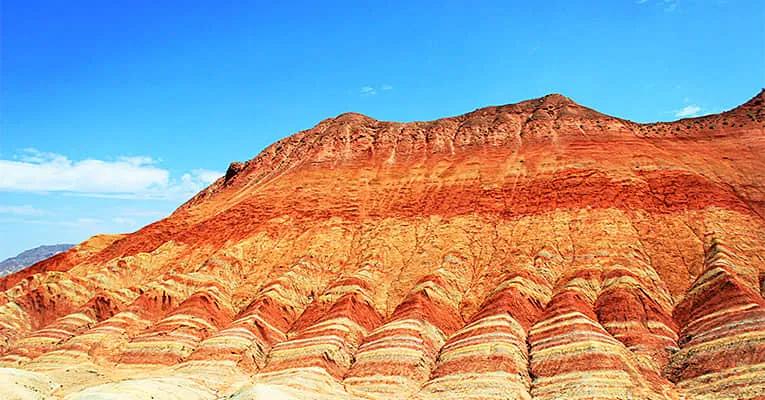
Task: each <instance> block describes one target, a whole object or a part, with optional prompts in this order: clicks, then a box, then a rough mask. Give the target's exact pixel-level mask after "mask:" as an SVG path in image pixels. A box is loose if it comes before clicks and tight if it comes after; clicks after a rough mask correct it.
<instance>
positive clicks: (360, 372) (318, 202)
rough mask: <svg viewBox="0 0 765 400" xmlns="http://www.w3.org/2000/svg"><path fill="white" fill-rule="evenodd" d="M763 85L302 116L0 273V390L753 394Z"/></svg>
mask: <svg viewBox="0 0 765 400" xmlns="http://www.w3.org/2000/svg"><path fill="white" fill-rule="evenodd" d="M763 100H765V91H763V92H760V93H759V94H757V96H755V97H754V98H752V99H751V100H750V101H748V102H746V103H745V104H743V105H741V106H739V107H737V108H735V109H733V110H730V111H727V112H724V113H721V114H716V115H709V116H704V117H699V118H688V119H682V120H679V121H674V122H660V123H651V124H639V123H634V122H631V121H627V120H624V119H620V118H615V117H611V116H608V115H604V114H601V113H599V112H597V111H595V110H592V109H589V108H587V107H584V106H581V105H579V104H577V103H576V102H574V101H573V100H571V99H569V98H567V97H564V96H562V95H549V96H545V97H543V98H539V99H534V100H529V101H525V102H521V103H517V104H509V105H504V106H497V107H487V108H482V109H479V110H476V111H474V112H471V113H468V114H465V115H460V116H456V117H451V118H444V119H439V120H436V121H429V122H410V123H397V122H385V121H378V120H375V119H372V118H370V117H367V116H364V115H361V114H355V113H347V114H342V115H339V116H338V117H336V118H330V119H327V120H324V121H322V122H320V123H319V124H318V125H316V126H315V127H313V128H311V129H308V130H306V131H302V132H299V133H297V134H295V135H292V136H290V137H287V138H285V139H283V140H280V141H278V142H276V143H274V144H273V145H271V146H269V147H268V148H266V149H265V150H264V151H263V152H261V153H260V154H259V155H258V156H257V157H255V158H254V159H252V160H250V161H247V162H243V163H240V162H235V163H232V164H231V166H230V167H229V169H228V171H227V173H226V175H225V176H224V177H222V178H221V179H219V180H218V181H216V182H215V183H213V184H212V185H211V186H210V187H208V188H206V189H205V190H203V191H202V192H200V193H199V194H197V195H196V196H195V197H194V198H192V199H190V200H189V201H188V202H187V203H186V204H184V205H183V206H181V207H180V208H178V209H177V210H176V211H175V212H174V213H173V214H172V215H170V216H169V217H168V218H166V219H163V220H160V221H157V222H155V223H153V224H151V225H148V226H146V227H144V228H142V229H140V230H139V231H137V232H135V233H133V234H130V235H126V236H121V237H109V238H95V239H92V240H91V241H89V242H85V243H84V244H82V245H80V246H78V247H75V248H73V249H72V250H69V251H68V252H65V253H62V254H60V255H59V256H56V257H53V258H51V259H48V260H44V261H41V262H39V263H37V264H35V265H33V266H32V267H30V268H28V269H25V270H23V271H20V272H17V273H15V274H12V275H9V276H7V277H4V278H1V279H0V289H2V290H3V292H0V297H2V298H1V299H0V300H1V302H0V304H4V305H3V306H1V307H0V336H2V338H3V339H4V340H2V341H0V364H2V367H4V368H3V369H0V387H3V388H4V391H6V392H7V393H13V394H16V395H18V396H19V397H20V398H49V397H52V398H63V399H67V400H77V399H80V400H83V399H91V398H136V399H137V398H141V399H144V398H146V399H148V398H158V399H159V398H168V396H169V395H170V394H172V395H173V396H175V397H174V398H184V399H216V398H230V399H261V398H268V399H272V398H275V399H329V398H332V399H334V398H342V399H349V398H363V399H420V400H423V399H450V398H451V399H507V398H519V399H529V398H533V399H557V398H571V399H589V398H622V399H623V398H632V399H683V398H686V399H692V398H698V399H717V398H758V397H759V398H762V397H761V396H762V393H765V300H764V299H763V292H764V291H765V107H764V106H763Z"/></svg>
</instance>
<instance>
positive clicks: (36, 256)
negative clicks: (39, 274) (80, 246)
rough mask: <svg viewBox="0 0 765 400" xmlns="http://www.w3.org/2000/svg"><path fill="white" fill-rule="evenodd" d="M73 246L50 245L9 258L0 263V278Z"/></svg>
mask: <svg viewBox="0 0 765 400" xmlns="http://www.w3.org/2000/svg"><path fill="white" fill-rule="evenodd" d="M73 246H74V245H73V244H69V243H65V244H52V245H48V246H40V247H35V248H34V249H31V250H26V251H24V252H22V253H21V254H19V255H17V256H16V257H11V258H9V259H7V260H5V261H3V262H0V276H6V275H10V274H12V273H14V272H16V271H21V270H22V269H24V268H26V267H28V266H30V265H32V264H34V263H36V262H38V261H42V260H44V259H46V258H48V257H52V256H55V255H56V254H58V253H61V252H64V251H67V250H69V249H71V248H72V247H73Z"/></svg>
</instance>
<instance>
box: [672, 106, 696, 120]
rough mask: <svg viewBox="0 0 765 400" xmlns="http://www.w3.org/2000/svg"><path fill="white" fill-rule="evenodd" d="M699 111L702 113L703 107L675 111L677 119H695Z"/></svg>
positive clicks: (689, 107) (688, 107) (686, 107)
mask: <svg viewBox="0 0 765 400" xmlns="http://www.w3.org/2000/svg"><path fill="white" fill-rule="evenodd" d="M699 111H701V107H699V106H695V105H691V106H685V107H683V108H682V109H681V110H675V117H678V118H685V117H695V116H696V115H697V114H698V113H699Z"/></svg>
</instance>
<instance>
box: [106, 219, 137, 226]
mask: <svg viewBox="0 0 765 400" xmlns="http://www.w3.org/2000/svg"><path fill="white" fill-rule="evenodd" d="M112 222H114V223H115V224H120V225H130V226H135V225H137V224H138V223H137V222H135V220H134V219H132V218H124V217H114V218H112Z"/></svg>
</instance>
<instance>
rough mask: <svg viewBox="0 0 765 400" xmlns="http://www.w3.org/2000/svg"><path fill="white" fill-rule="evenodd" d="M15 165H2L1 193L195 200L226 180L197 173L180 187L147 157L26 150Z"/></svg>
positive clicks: (10, 162) (216, 174) (7, 162)
mask: <svg viewBox="0 0 765 400" xmlns="http://www.w3.org/2000/svg"><path fill="white" fill-rule="evenodd" d="M13 158H14V159H13V160H0V191H10V192H65V193H69V194H74V195H79V196H92V197H120V198H156V199H179V198H184V197H188V196H191V195H193V194H194V193H196V192H198V191H200V190H202V189H203V188H204V187H205V186H207V185H209V184H210V183H212V182H213V181H215V179H217V178H218V177H220V176H223V173H222V172H217V171H210V170H203V169H197V170H193V171H191V173H188V174H184V175H183V176H182V177H181V181H180V182H178V181H176V180H174V179H171V178H170V172H169V171H168V170H166V169H162V168H159V167H157V166H156V164H158V163H159V162H160V160H157V159H153V158H151V157H146V156H137V157H118V158H117V159H116V161H104V160H96V159H86V160H81V161H73V160H70V159H69V158H68V157H66V156H64V155H61V154H56V153H46V152H40V151H37V150H35V149H24V150H23V151H22V152H21V153H20V154H17V155H16V156H14V157H13Z"/></svg>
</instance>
